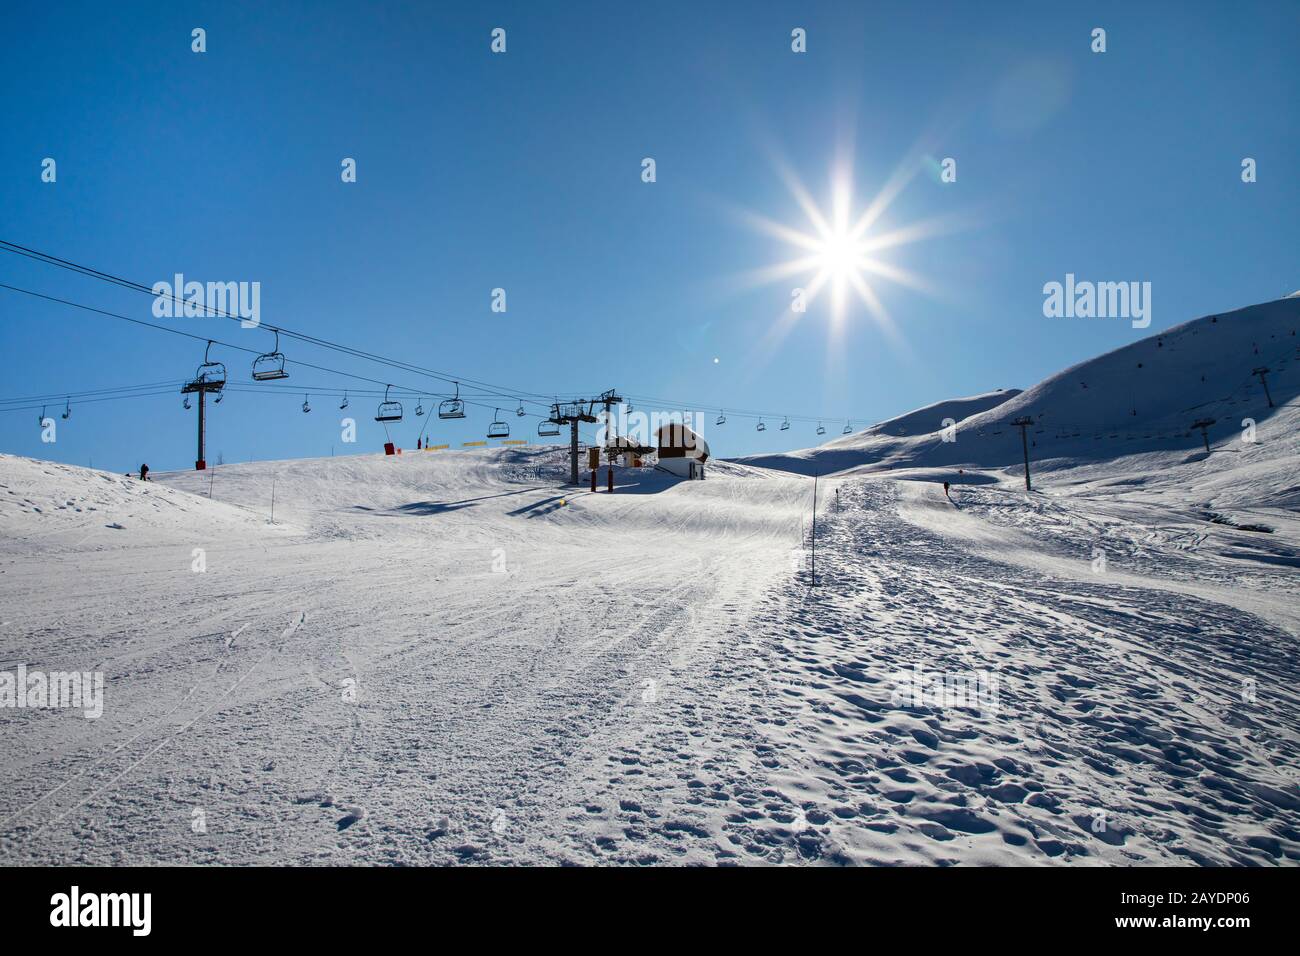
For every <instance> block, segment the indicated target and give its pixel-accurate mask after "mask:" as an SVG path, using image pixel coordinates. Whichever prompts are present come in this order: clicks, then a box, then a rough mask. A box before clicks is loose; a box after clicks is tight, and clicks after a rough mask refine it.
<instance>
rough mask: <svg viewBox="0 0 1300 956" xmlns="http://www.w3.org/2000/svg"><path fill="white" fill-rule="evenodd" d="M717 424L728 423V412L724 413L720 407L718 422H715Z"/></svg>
mask: <svg viewBox="0 0 1300 956" xmlns="http://www.w3.org/2000/svg"><path fill="white" fill-rule="evenodd" d="M715 424H718V425H725V424H727V416H726V414H724V413H723V411H722V409H718V420H717V422H715Z"/></svg>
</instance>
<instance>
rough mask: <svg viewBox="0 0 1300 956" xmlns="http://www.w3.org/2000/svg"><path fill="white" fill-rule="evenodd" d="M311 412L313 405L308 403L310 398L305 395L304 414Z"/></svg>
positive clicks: (303, 399)
mask: <svg viewBox="0 0 1300 956" xmlns="http://www.w3.org/2000/svg"><path fill="white" fill-rule="evenodd" d="M310 411H311V404H310V403H309V402H308V396H306V395H304V396H303V397H302V413H303V414H304V415H306V414H307V413H308V412H310Z"/></svg>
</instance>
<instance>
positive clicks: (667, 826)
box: [0, 298, 1300, 865]
mask: <svg viewBox="0 0 1300 956" xmlns="http://www.w3.org/2000/svg"><path fill="white" fill-rule="evenodd" d="M1297 326H1300V300H1296V299H1294V298H1291V299H1286V300H1280V301H1279V302H1276V303H1268V304H1265V305H1263V306H1257V307H1253V308H1252V309H1246V310H1241V311H1239V312H1237V313H1225V314H1222V315H1219V316H1216V317H1208V316H1207V317H1206V318H1204V319H1200V320H1197V321H1195V322H1192V323H1188V324H1186V325H1184V326H1180V327H1179V328H1177V329H1171V330H1168V331H1165V332H1163V333H1161V334H1160V335H1159V336H1158V337H1157V336H1152V337H1150V338H1148V339H1145V340H1143V341H1141V342H1138V343H1136V344H1134V345H1131V346H1128V347H1126V348H1124V349H1120V350H1118V351H1116V352H1113V353H1110V354H1109V355H1106V356H1101V357H1099V358H1097V359H1095V360H1092V362H1086V363H1082V364H1081V365H1078V366H1075V367H1074V368H1072V369H1068V370H1066V371H1065V372H1062V373H1061V374H1060V375H1057V376H1053V377H1052V378H1050V379H1047V380H1046V381H1044V382H1043V383H1041V384H1039V385H1037V386H1035V387H1033V388H1030V389H1027V390H1026V391H1024V392H1018V391H1016V390H1014V389H1006V390H1005V391H992V392H989V393H987V394H985V395H981V396H976V397H974V398H971V399H961V400H957V401H954V402H942V403H938V404H937V405H933V406H929V407H927V408H925V409H920V410H918V411H917V412H914V413H910V414H909V415H908V416H903V417H902V418H900V419H895V420H893V421H892V422H884V423H881V425H879V426H876V427H875V428H873V429H870V430H868V431H867V432H863V433H859V434H856V435H850V436H844V437H842V438H838V439H836V440H835V441H832V442H829V443H828V444H827V445H825V446H821V447H820V448H818V449H809V450H806V451H802V452H792V453H790V454H789V455H785V456H765V457H764V458H762V459H751V460H748V461H745V462H739V463H729V462H714V461H711V462H710V463H709V466H708V471H707V475H708V477H707V478H706V480H704V481H678V480H676V479H674V478H672V477H670V476H668V475H665V474H663V473H661V472H658V471H655V470H653V469H650V468H643V469H631V468H627V469H620V470H619V472H618V475H617V481H618V483H617V488H616V491H615V493H614V494H609V493H607V492H605V491H604V485H603V481H602V484H601V490H600V491H598V492H596V493H592V492H590V491H588V490H586V488H585V487H584V488H577V489H575V488H572V487H566V486H564V485H563V483H562V481H563V476H564V475H565V473H566V466H567V462H566V460H565V459H564V458H563V454H562V453H561V452H558V451H557V450H556V449H554V448H542V447H522V448H493V449H477V450H473V451H436V452H409V451H408V452H406V453H405V454H402V455H398V456H390V457H385V456H383V455H376V454H359V455H354V456H348V457H339V458H332V459H315V460H301V461H286V462H257V463H249V464H238V465H223V466H220V467H218V468H216V469H215V470H214V471H211V472H207V473H193V472H185V473H174V474H165V475H158V476H156V480H154V481H150V482H141V481H138V480H136V479H129V478H125V477H122V476H116V475H107V474H104V473H101V472H95V471H90V470H87V469H81V468H75V467H70V466H64V465H56V464H49V463H44V462H36V461H31V460H29V459H23V458H17V457H13V456H4V455H0V671H14V670H15V668H17V667H18V666H19V665H22V666H24V667H25V668H27V669H28V670H29V671H42V672H59V671H73V670H75V671H79V672H95V671H98V672H102V673H103V674H104V680H105V690H104V701H103V705H104V706H103V714H102V716H100V717H98V718H96V719H89V718H87V717H86V716H85V715H84V714H83V713H82V712H81V711H78V710H74V709H71V708H64V709H51V708H35V707H27V708H20V707H5V708H2V709H0V734H2V735H3V737H2V739H3V741H4V751H3V760H2V761H0V862H4V863H17V864H25V863H59V864H71V863H78V864H154V863H228V864H251V863H263V864H265V863H276V864H351V863H359V864H442V863H486V864H554V863H579V864H593V863H619V864H692V863H703V864H777V863H832V864H836V863H852V864H968V865H979V864H1023V863H1029V864H1048V865H1051V864H1063V863H1069V864H1082V865H1108V864H1109V865H1122V864H1134V863H1159V864H1265V865H1272V864H1292V865H1293V864H1294V863H1295V862H1296V861H1297V860H1300V791H1298V790H1297V776H1296V767H1297V757H1298V756H1300V720H1298V718H1300V691H1298V690H1297V688H1298V687H1300V681H1298V680H1297V678H1300V673H1297V668H1298V665H1297V663H1296V654H1295V648H1296V640H1297V636H1298V635H1300V602H1297V600H1296V597H1297V581H1298V580H1300V577H1298V576H1300V518H1297V515H1296V508H1297V505H1298V504H1300V481H1298V480H1297V468H1296V461H1297V455H1298V453H1300V448H1298V447H1297V442H1298V441H1300V439H1297V427H1296V426H1297V425H1300V421H1298V420H1297V415H1298V414H1300V413H1298V412H1297V406H1296V399H1297V396H1300V374H1297V366H1296V358H1297V354H1298V353H1297V351H1296V345H1297V342H1296V339H1295V337H1294V333H1295V329H1296V327H1297ZM1256 350H1258V351H1256ZM1138 363H1141V367H1140V368H1139V365H1138ZM1263 365H1267V366H1268V367H1269V368H1270V369H1271V372H1270V373H1269V376H1268V383H1269V388H1270V390H1271V397H1272V400H1273V402H1274V403H1275V407H1274V408H1269V407H1268V405H1267V403H1266V401H1265V397H1264V393H1263V389H1262V387H1261V384H1260V382H1259V380H1258V378H1257V377H1252V375H1251V369H1252V368H1254V367H1258V366H1263ZM1202 375H1204V376H1205V378H1206V381H1204V382H1202V381H1201V380H1200V379H1201V376H1202ZM1251 382H1253V383H1254V384H1253V386H1252V385H1251V384H1250V383H1251ZM1085 385H1086V387H1085ZM1134 406H1136V408H1137V411H1138V414H1137V415H1130V414H1128V413H1129V411H1130V410H1131V409H1132V407H1134ZM1021 415H1025V416H1032V417H1034V419H1035V424H1034V426H1033V427H1031V428H1030V429H1029V435H1028V436H1027V437H1028V439H1029V440H1030V441H1032V442H1033V443H1034V444H1033V447H1032V448H1031V455H1032V456H1033V458H1034V469H1035V470H1034V490H1033V491H1032V492H1026V491H1025V489H1024V485H1023V477H1022V465H1021V463H1020V456H1021V454H1022V450H1021V439H1020V434H1019V431H1018V430H1017V429H1012V428H1010V427H1009V426H1007V425H1006V424H1005V423H1006V422H1007V421H1009V420H1010V419H1011V418H1013V417H1017V416H1021ZM1201 417H1210V418H1215V419H1216V425H1215V426H1212V427H1211V429H1210V432H1209V436H1210V441H1211V446H1212V452H1211V453H1210V454H1209V455H1206V454H1205V450H1204V446H1203V445H1202V443H1201V442H1202V439H1201V434H1200V432H1199V431H1193V430H1191V429H1190V428H1189V425H1190V423H1191V422H1192V421H1193V420H1195V419H1197V418H1201ZM945 418H946V419H951V420H952V421H953V422H954V423H955V426H956V427H955V429H952V428H950V430H949V431H948V436H949V438H950V439H951V440H944V435H943V433H942V432H941V429H943V428H944V423H943V419H945ZM932 419H936V420H933V421H931V420H932ZM1244 419H1250V420H1252V422H1253V426H1254V427H1253V429H1248V428H1246V426H1244V425H1241V424H1239V423H1240V422H1241V421H1243V420H1244ZM1247 439H1249V440H1247ZM759 466H762V467H759ZM813 472H820V473H821V475H822V477H821V478H820V479H819V480H818V482H817V490H816V493H817V499H818V508H817V532H816V537H815V542H816V551H815V563H816V585H815V586H811V582H810V578H811V577H812V569H811V565H812V561H813V554H812V551H811V546H812V544H813V540H814V538H813V535H812V520H811V519H812V496H813V480H812V479H811V478H810V477H809V475H810V474H811V473H813ZM602 477H603V476H602ZM942 481H949V482H950V484H951V485H952V488H951V498H950V497H948V496H947V495H945V492H944V489H943V486H942V484H941V482H942ZM273 496H274V520H272V497H273Z"/></svg>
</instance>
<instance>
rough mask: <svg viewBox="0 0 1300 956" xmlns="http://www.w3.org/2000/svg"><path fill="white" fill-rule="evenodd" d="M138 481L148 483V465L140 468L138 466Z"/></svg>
mask: <svg viewBox="0 0 1300 956" xmlns="http://www.w3.org/2000/svg"><path fill="white" fill-rule="evenodd" d="M140 480H141V481H148V480H149V466H148V465H141V466H140Z"/></svg>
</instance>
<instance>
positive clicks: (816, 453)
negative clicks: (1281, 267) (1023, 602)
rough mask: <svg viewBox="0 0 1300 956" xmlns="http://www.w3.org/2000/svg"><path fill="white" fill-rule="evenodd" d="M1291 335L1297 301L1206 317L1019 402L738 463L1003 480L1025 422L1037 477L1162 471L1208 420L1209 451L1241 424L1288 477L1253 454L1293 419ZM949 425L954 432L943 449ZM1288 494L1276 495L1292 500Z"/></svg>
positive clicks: (1234, 441)
mask: <svg viewBox="0 0 1300 956" xmlns="http://www.w3.org/2000/svg"><path fill="white" fill-rule="evenodd" d="M1297 329H1300V297H1296V296H1288V297H1287V298H1284V299H1279V300H1277V301H1274V302H1266V303H1262V304H1260V305H1254V306H1250V307H1247V308H1244V309H1238V310H1235V311H1233V312H1225V313H1218V314H1214V315H1207V316H1203V317H1201V318H1199V319H1195V320H1192V321H1190V322H1185V323H1183V324H1182V325H1179V326H1175V327H1174V328H1171V329H1168V330H1166V331H1164V332H1160V333H1157V334H1154V335H1150V336H1148V337H1146V338H1143V339H1140V340H1138V341H1136V342H1133V343H1132V344H1130V345H1126V346H1124V347H1122V348H1119V349H1116V350H1114V351H1112V352H1108V353H1106V354H1105V355H1101V356H1098V357H1097V358H1093V359H1089V360H1088V361H1085V362H1081V363H1079V364H1077V365H1074V366H1072V367H1071V368H1068V369H1065V370H1064V371H1062V372H1059V373H1057V374H1056V375H1053V376H1051V377H1049V378H1047V379H1045V380H1043V381H1042V382H1040V383H1039V384H1037V385H1035V386H1034V387H1032V388H1030V389H1027V390H1025V391H1023V392H1020V391H1017V390H1015V389H1008V390H1005V391H998V392H991V393H989V394H987V395H981V396H975V397H974V398H969V399H959V400H956V401H952V402H941V403H938V404H936V405H932V406H930V407H928V408H923V409H919V410H917V411H915V412H910V413H908V414H906V415H903V416H900V417H899V418H896V419H892V420H890V421H886V422H882V423H880V424H879V425H876V426H874V427H872V428H869V429H866V430H865V431H861V432H857V433H854V434H851V435H845V436H841V437H839V438H836V439H834V440H832V441H829V442H827V443H825V444H824V445H820V446H818V447H816V448H809V449H803V450H801V451H794V452H789V453H785V454H777V455H762V456H753V457H750V458H743V459H741V461H742V462H745V463H747V464H751V465H760V466H764V467H768V468H778V469H782V470H786V471H792V472H797V473H800V474H813V473H814V472H817V473H820V474H823V475H826V474H839V473H845V472H852V473H870V472H879V471H890V472H892V473H895V474H897V473H898V472H900V471H902V470H905V469H942V470H943V472H944V473H945V474H948V473H951V474H953V475H954V477H955V473H956V471H957V470H958V469H965V470H971V471H985V472H987V471H992V470H997V471H998V472H999V473H1005V474H1008V475H1009V474H1011V473H1012V471H1014V469H1016V468H1017V467H1019V466H1020V465H1021V461H1022V458H1023V448H1022V443H1021V434H1020V429H1018V428H1015V427H1012V426H1011V425H1010V424H1009V423H1010V422H1011V421H1013V420H1014V419H1016V418H1019V417H1028V418H1031V419H1033V422H1034V424H1033V426H1032V427H1031V428H1029V429H1027V431H1028V436H1027V437H1028V439H1029V443H1030V457H1031V458H1032V459H1033V460H1034V461H1035V462H1036V463H1037V466H1038V467H1039V468H1043V469H1047V470H1053V469H1058V468H1075V467H1077V466H1078V465H1080V464H1082V463H1085V462H1103V463H1105V462H1111V461H1114V460H1116V459H1121V460H1123V459H1134V460H1132V461H1131V463H1130V464H1127V465H1124V466H1122V468H1124V469H1127V468H1130V467H1131V469H1132V470H1140V468H1141V467H1142V462H1141V461H1139V460H1136V459H1137V456H1143V455H1147V456H1151V455H1154V456H1156V458H1154V459H1152V458H1148V459H1147V464H1150V463H1152V462H1153V461H1156V460H1159V461H1160V462H1161V463H1162V464H1169V463H1171V462H1182V461H1184V460H1187V459H1189V458H1194V457H1195V456H1196V454H1197V452H1203V451H1204V446H1203V443H1202V437H1201V432H1200V431H1199V430H1195V429H1193V428H1192V427H1191V426H1192V423H1193V422H1195V421H1197V420H1200V419H1213V420H1214V422H1215V424H1214V425H1212V426H1211V427H1210V430H1209V437H1210V441H1211V443H1212V444H1214V445H1217V446H1218V447H1220V448H1233V447H1236V446H1237V445H1240V444H1241V442H1240V441H1239V439H1240V437H1241V435H1242V433H1243V428H1244V427H1245V426H1244V425H1243V424H1242V423H1243V422H1244V421H1245V420H1246V419H1251V420H1253V421H1254V422H1256V424H1257V427H1258V431H1259V433H1260V437H1261V439H1262V440H1263V444H1262V445H1259V446H1256V448H1255V449H1254V451H1255V452H1258V454H1255V456H1254V457H1255V458H1257V459H1262V458H1266V457H1272V458H1275V459H1277V460H1278V461H1279V462H1281V468H1280V469H1279V471H1287V470H1293V469H1292V468H1291V465H1290V463H1288V462H1286V461H1285V458H1286V455H1283V454H1278V455H1272V454H1271V453H1270V452H1268V451H1264V450H1263V449H1267V448H1268V447H1269V443H1268V441H1267V436H1268V435H1270V434H1271V435H1272V436H1273V437H1275V438H1277V439H1279V440H1282V439H1285V438H1289V437H1290V436H1291V435H1294V433H1295V432H1294V429H1293V428H1291V427H1290V426H1291V418H1290V414H1291V413H1292V412H1293V409H1292V410H1291V412H1288V410H1287V408H1286V406H1288V404H1291V403H1294V401H1295V399H1296V398H1297V397H1298V396H1300V362H1298V361H1297V360H1298V359H1300V352H1298V351H1297V346H1298V345H1300V338H1297ZM1260 367H1266V368H1269V369H1270V372H1269V374H1268V375H1267V381H1268V387H1269V390H1270V392H1271V397H1272V400H1273V403H1274V406H1275V407H1272V408H1270V407H1269V404H1268V399H1267V397H1266V393H1265V390H1264V386H1263V385H1262V383H1261V382H1260V380H1259V378H1258V377H1257V376H1255V375H1254V374H1253V371H1252V370H1253V369H1256V368H1260ZM963 411H967V412H968V413H967V414H963ZM1283 413H1286V414H1287V415H1288V417H1287V418H1286V419H1285V420H1282V421H1279V422H1277V423H1276V427H1271V428H1270V426H1269V424H1268V423H1269V422H1270V420H1271V419H1272V418H1273V417H1274V416H1275V415H1280V414H1283ZM948 418H951V419H953V420H954V421H955V423H956V426H955V429H954V430H952V431H950V432H949V433H948V435H947V436H946V439H947V440H945V435H944V432H943V427H944V424H945V422H944V420H945V419H948ZM1275 447H1276V446H1275ZM1285 447H1287V448H1289V447H1290V446H1285ZM1274 477H1275V478H1276V479H1277V480H1279V481H1283V480H1284V478H1283V476H1282V475H1281V474H1278V475H1276V476H1274ZM1296 484H1297V483H1296V482H1294V481H1291V482H1290V485H1289V486H1285V484H1284V487H1281V488H1278V489H1276V491H1277V492H1282V493H1291V494H1293V493H1294V486H1295V485H1296ZM1288 487H1289V488H1290V491H1289V492H1288Z"/></svg>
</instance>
